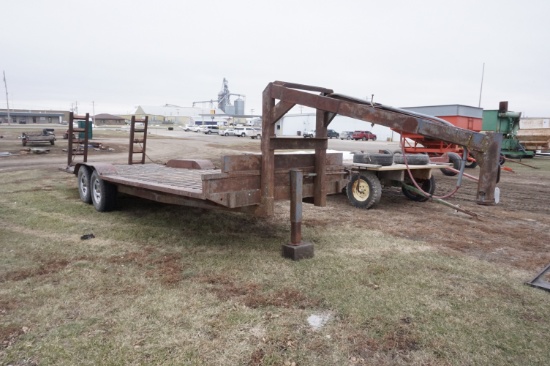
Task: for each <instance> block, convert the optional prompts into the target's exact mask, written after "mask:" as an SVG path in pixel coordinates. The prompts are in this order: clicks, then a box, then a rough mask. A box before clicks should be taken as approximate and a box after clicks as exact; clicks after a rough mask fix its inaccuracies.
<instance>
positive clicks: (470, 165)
mask: <svg viewBox="0 0 550 366" xmlns="http://www.w3.org/2000/svg"><path fill="white" fill-rule="evenodd" d="M464 166H465V167H466V168H468V169H474V168H475V167H476V166H477V161H475V160H472V161H470V160H468V161H466V164H465V165H464Z"/></svg>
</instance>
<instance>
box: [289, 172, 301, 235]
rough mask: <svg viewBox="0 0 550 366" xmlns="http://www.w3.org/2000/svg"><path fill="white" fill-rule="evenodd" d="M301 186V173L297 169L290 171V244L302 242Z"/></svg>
mask: <svg viewBox="0 0 550 366" xmlns="http://www.w3.org/2000/svg"><path fill="white" fill-rule="evenodd" d="M302 184H303V173H302V171H301V170H299V169H291V170H290V243H291V245H298V244H300V243H301V242H302V197H303V192H302Z"/></svg>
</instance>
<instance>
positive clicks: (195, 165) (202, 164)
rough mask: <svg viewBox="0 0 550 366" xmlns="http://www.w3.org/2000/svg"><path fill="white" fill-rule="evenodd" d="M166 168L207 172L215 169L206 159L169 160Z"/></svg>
mask: <svg viewBox="0 0 550 366" xmlns="http://www.w3.org/2000/svg"><path fill="white" fill-rule="evenodd" d="M166 166H167V167H169V168H180V169H199V170H209V169H215V168H216V167H215V166H214V163H212V162H211V161H210V160H206V159H171V160H168V162H166Z"/></svg>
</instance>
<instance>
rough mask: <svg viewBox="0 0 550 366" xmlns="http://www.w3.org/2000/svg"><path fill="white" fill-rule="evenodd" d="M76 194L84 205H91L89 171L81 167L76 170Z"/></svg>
mask: <svg viewBox="0 0 550 366" xmlns="http://www.w3.org/2000/svg"><path fill="white" fill-rule="evenodd" d="M78 194H79V195H80V200H81V201H82V202H84V203H92V190H91V186H90V169H89V168H88V167H86V166H81V167H80V169H78Z"/></svg>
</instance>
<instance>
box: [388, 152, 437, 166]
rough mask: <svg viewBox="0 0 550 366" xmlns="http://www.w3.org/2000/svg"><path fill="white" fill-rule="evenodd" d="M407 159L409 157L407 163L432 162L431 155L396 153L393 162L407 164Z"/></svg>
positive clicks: (424, 163)
mask: <svg viewBox="0 0 550 366" xmlns="http://www.w3.org/2000/svg"><path fill="white" fill-rule="evenodd" d="M405 159H407V164H409V165H427V164H429V163H430V157H429V156H428V155H424V154H405V156H403V155H401V154H396V155H394V157H393V162H394V163H395V164H405Z"/></svg>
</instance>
